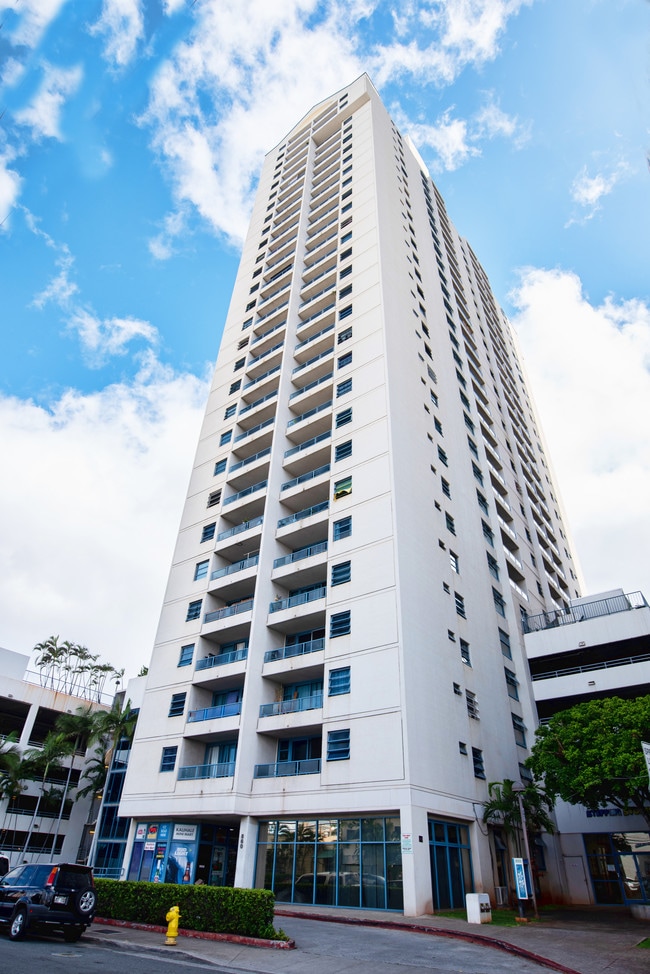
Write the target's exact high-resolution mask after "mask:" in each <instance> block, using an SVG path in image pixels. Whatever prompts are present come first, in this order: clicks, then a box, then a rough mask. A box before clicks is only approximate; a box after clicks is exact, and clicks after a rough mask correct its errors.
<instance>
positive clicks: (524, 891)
mask: <svg viewBox="0 0 650 974" xmlns="http://www.w3.org/2000/svg"><path fill="white" fill-rule="evenodd" d="M512 872H513V874H514V877H515V886H516V888H517V899H519V900H527V899H528V886H527V885H526V870H525V869H524V860H523V859H513V860H512Z"/></svg>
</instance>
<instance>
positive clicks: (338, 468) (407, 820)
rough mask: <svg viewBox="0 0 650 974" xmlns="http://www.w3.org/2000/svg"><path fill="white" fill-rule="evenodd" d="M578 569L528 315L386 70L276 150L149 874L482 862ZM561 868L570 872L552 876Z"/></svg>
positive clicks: (138, 869) (125, 807) (162, 673)
mask: <svg viewBox="0 0 650 974" xmlns="http://www.w3.org/2000/svg"><path fill="white" fill-rule="evenodd" d="M578 596H579V585H578V580H577V568H576V566H575V563H574V561H573V558H572V554H571V547H570V544H569V541H568V539H567V531H566V528H565V527H564V525H563V521H562V515H561V509H560V504H559V501H558V494H557V489H556V487H555V486H554V484H553V480H552V475H551V472H550V469H549V465H548V462H547V459H546V457H545V453H544V448H543V446H542V441H541V434H540V431H539V429H538V425H537V421H536V419H535V414H534V410H533V406H532V404H531V402H530V398H529V393H528V390H527V388H526V384H525V380H524V377H523V374H522V369H521V364H520V361H519V358H518V353H517V350H516V346H515V340H514V337H513V334H512V331H511V328H510V326H509V324H508V321H507V320H506V318H505V316H504V314H503V312H502V311H501V310H500V309H499V307H498V306H497V304H496V301H495V299H494V296H493V294H492V291H491V290H490V285H489V282H488V280H487V277H486V275H485V272H484V271H483V269H482V267H481V265H480V263H479V261H478V259H477V257H476V256H475V254H474V252H473V250H472V249H471V247H470V246H469V244H468V243H467V242H466V241H465V240H463V239H462V238H461V237H460V236H459V235H458V233H457V232H456V230H455V228H454V227H453V225H452V224H451V222H450V220H449V218H448V216H447V212H446V209H445V205H444V203H443V200H442V198H441V196H440V194H439V192H438V190H437V188H436V187H435V185H434V184H433V182H432V181H431V179H430V178H429V175H428V173H427V171H426V168H425V166H424V164H423V162H422V160H421V159H420V158H419V156H418V154H417V152H416V150H415V149H414V147H413V146H412V145H411V144H410V143H409V142H408V140H405V139H403V138H402V136H401V135H400V133H399V132H398V130H397V128H396V127H395V125H394V124H393V122H392V121H391V119H390V117H389V115H388V113H387V112H386V109H385V108H384V106H383V105H382V103H381V101H380V99H379V97H378V95H377V93H376V91H375V89H374V88H373V86H372V84H371V83H370V81H369V80H368V78H367V77H366V76H362V77H361V78H359V79H358V80H357V81H355V82H354V83H353V84H351V85H350V86H349V87H347V88H345V89H343V90H342V91H341V92H339V93H337V94H336V95H334V96H332V97H331V98H328V99H326V100H325V101H323V102H322V103H321V104H319V105H318V106H316V107H315V108H314V109H313V111H311V112H310V113H309V114H308V115H307V116H306V117H305V118H304V119H303V120H302V121H301V122H299V124H298V125H297V126H296V127H295V128H294V129H293V130H292V131H291V132H290V133H289V135H288V136H287V138H286V139H284V140H283V141H282V143H281V144H280V145H278V146H277V148H275V149H274V150H272V151H271V152H270V153H269V155H268V156H267V158H266V161H265V164H264V168H263V170H262V174H261V178H260V183H259V189H258V193H257V198H256V202H255V206H254V210H253V214H252V219H251V224H250V229H249V232H248V236H247V239H246V242H245V245H244V248H243V252H242V258H241V263H240V267H239V273H238V276H237V280H236V283H235V287H234V292H233V296H232V301H231V305H230V310H229V313H228V317H227V321H226V325H225V330H224V334H223V340H222V344H221V350H220V353H219V358H218V361H217V366H216V371H215V375H214V381H213V385H212V389H211V392H210V396H209V401H208V406H207V410H206V416H205V420H204V424H203V428H202V431H201V436H200V441H199V446H198V451H197V455H196V460H195V464H194V469H193V472H192V477H191V481H190V487H189V492H188V497H187V501H186V505H185V510H184V513H183V517H182V522H181V527H180V531H179V536H178V542H177V546H176V551H175V554H174V558H173V565H172V569H171V574H170V579H169V584H168V588H167V592H166V596H165V601H164V606H163V610H162V616H161V621H160V626H159V630H158V635H157V639H156V645H155V648H154V652H153V657H152V661H151V666H150V669H149V676H148V682H147V691H146V693H145V696H144V700H143V703H142V708H141V712H140V717H139V721H138V727H137V731H136V737H135V742H134V746H133V749H132V754H131V759H130V763H129V767H128V771H127V775H126V781H125V785H124V790H123V794H122V800H121V804H120V814H121V816H123V817H130V818H132V819H133V825H132V828H131V833H130V837H129V852H128V856H127V858H128V861H129V864H130V865H129V876H130V877H132V878H140V879H165V878H168V879H171V878H176V879H178V878H180V879H181V880H184V881H195V880H196V879H202V880H204V881H205V882H209V883H213V884H235V885H237V886H258V887H267V888H272V889H274V890H275V893H276V896H277V898H278V899H280V900H288V901H299V902H327V903H338V904H345V905H354V906H367V907H373V908H387V909H399V910H403V911H404V912H405V913H406V914H407V915H413V914H419V913H424V912H430V911H431V910H432V909H437V908H443V907H446V906H458V905H463V903H464V894H465V892H466V891H469V890H472V889H476V890H491V889H492V888H493V886H494V885H495V881H496V884H497V885H499V877H498V876H493V869H492V857H493V852H494V850H493V848H491V846H490V841H489V840H488V838H487V837H486V836H485V835H484V832H485V829H484V827H483V825H482V824H481V823H480V816H481V803H482V802H483V801H484V800H485V799H486V797H487V782H488V781H495V780H500V779H503V778H505V777H509V778H518V777H519V776H520V774H521V765H522V763H523V762H524V761H525V759H526V757H527V756H528V750H527V747H528V745H529V743H530V741H531V739H532V737H533V734H534V729H535V716H534V705H533V702H532V692H531V689H530V683H529V675H528V670H527V664H526V661H525V657H524V650H523V635H522V620H523V619H525V618H526V617H527V616H528V615H536V614H538V613H540V612H543V611H547V610H553V609H558V610H563V609H566V607H568V605H569V601H570V600H571V599H572V598H576V597H578ZM549 881H550V880H549Z"/></svg>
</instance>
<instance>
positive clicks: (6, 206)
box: [0, 149, 22, 230]
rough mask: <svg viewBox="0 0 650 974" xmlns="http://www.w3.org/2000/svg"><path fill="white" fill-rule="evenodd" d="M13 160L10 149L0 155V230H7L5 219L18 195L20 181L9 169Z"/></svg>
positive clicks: (12, 153)
mask: <svg viewBox="0 0 650 974" xmlns="http://www.w3.org/2000/svg"><path fill="white" fill-rule="evenodd" d="M14 159H15V153H14V151H13V150H11V149H5V152H4V154H3V155H1V154H0V230H6V229H7V226H8V224H7V217H8V216H9V213H10V212H11V210H12V208H13V206H14V203H15V202H16V200H17V199H18V197H19V195H20V187H21V184H22V180H21V178H20V176H19V175H18V173H17V172H16V171H15V170H14V169H10V168H9V167H10V165H11V163H12V162H13V161H14Z"/></svg>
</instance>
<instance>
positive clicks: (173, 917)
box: [165, 906, 181, 947]
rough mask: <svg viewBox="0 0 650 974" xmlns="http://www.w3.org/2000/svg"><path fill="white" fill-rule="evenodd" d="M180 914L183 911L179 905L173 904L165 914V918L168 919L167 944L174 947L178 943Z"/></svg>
mask: <svg viewBox="0 0 650 974" xmlns="http://www.w3.org/2000/svg"><path fill="white" fill-rule="evenodd" d="M180 915H181V913H180V910H179V909H178V907H177V906H172V907H171V909H169V910H168V911H167V914H166V915H165V920H167V937H166V939H165V944H166V945H167V946H168V947H174V946H175V945H176V938H177V937H178V920H179V917H180Z"/></svg>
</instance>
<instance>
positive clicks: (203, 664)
mask: <svg viewBox="0 0 650 974" xmlns="http://www.w3.org/2000/svg"><path fill="white" fill-rule="evenodd" d="M247 658H248V646H246V648H245V649H233V650H231V651H230V652H229V653H219V654H218V655H217V656H204V657H203V659H199V660H197V661H196V668H197V670H209V669H211V668H212V667H213V666H225V665H226V663H238V662H240V660H243V659H247Z"/></svg>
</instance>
